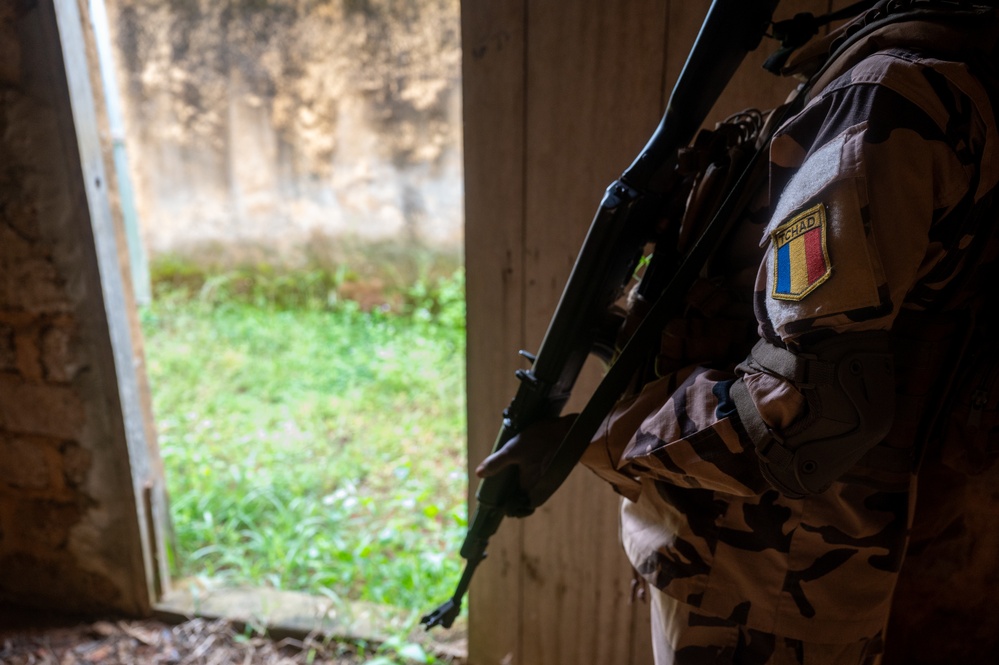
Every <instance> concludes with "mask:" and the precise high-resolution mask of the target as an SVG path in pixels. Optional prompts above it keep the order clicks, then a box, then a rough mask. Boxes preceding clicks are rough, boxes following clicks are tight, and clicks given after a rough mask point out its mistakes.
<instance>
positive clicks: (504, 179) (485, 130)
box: [441, 0, 525, 663]
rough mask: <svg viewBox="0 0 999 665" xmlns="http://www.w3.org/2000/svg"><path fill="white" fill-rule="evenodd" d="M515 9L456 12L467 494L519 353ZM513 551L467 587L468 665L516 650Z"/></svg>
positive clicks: (488, 5)
mask: <svg viewBox="0 0 999 665" xmlns="http://www.w3.org/2000/svg"><path fill="white" fill-rule="evenodd" d="M524 5H525V3H524V2H508V1H503V0H476V1H475V2H463V3H462V42H463V49H464V54H463V66H462V68H463V71H462V79H463V97H464V109H465V111H464V116H465V117H464V124H465V128H464V150H465V201H466V230H465V237H466V247H465V261H466V264H467V265H468V267H469V269H468V271H467V289H468V360H467V371H468V461H469V478H470V479H471V480H470V481H469V487H470V491H474V489H475V487H477V482H476V481H475V479H474V476H473V473H472V469H473V468H474V466H475V465H476V464H478V462H479V461H480V460H481V459H482V458H483V457H485V456H486V455H487V454H488V453H489V451H490V449H491V448H492V445H493V442H494V439H495V437H496V432H497V430H498V428H499V421H500V413H501V411H502V409H503V408H504V407H505V406H506V405H507V403H509V400H510V398H511V397H512V395H513V393H514V390H515V388H516V381H515V380H514V374H513V372H514V369H515V368H516V367H518V366H519V365H518V363H517V360H518V358H517V355H516V353H517V349H519V348H521V347H522V346H523V344H524V341H523V321H524V317H523V301H524V293H523V272H524V271H523V265H522V264H523V252H524V237H523V236H524V230H523V229H524V214H523V210H524V203H523V199H524V194H523V182H524V176H523V173H524V166H523V163H524V126H523V118H524V27H525V26H524ZM470 501H471V503H470V505H471V506H474V499H473V498H472V497H470ZM520 542H521V539H520V524H519V523H517V522H514V521H510V520H508V521H507V522H506V523H504V524H503V525H502V526H501V528H500V531H499V533H498V534H497V535H496V537H495V538H494V539H493V541H492V543H491V544H490V548H489V559H488V560H487V561H486V562H485V563H483V564H482V565H481V566H480V569H479V572H478V573H477V575H476V577H475V579H474V581H473V584H472V588H471V589H470V592H469V598H468V607H469V613H470V614H469V616H470V617H471V621H470V624H469V657H470V662H472V663H499V662H503V661H504V658H506V656H507V654H513V653H515V652H516V650H517V644H518V643H519V638H520V617H521V616H522V610H521V606H520V585H521V582H520V579H521V578H520V574H519V569H520V566H519V560H520V549H521V544H520ZM455 581H457V580H455ZM441 600H443V599H441Z"/></svg>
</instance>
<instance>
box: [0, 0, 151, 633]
mask: <svg viewBox="0 0 999 665" xmlns="http://www.w3.org/2000/svg"><path fill="white" fill-rule="evenodd" d="M83 35H84V23H83V22H82V19H81V17H80V14H79V7H78V5H77V4H76V2H75V0H72V1H60V2H55V3H53V2H44V1H43V2H37V3H10V2H8V3H3V4H2V5H0V155H2V156H3V157H2V160H0V604H8V605H21V606H31V607H41V608H49V609H57V610H60V611H70V612H88V613H103V612H124V613H128V614H143V613H145V612H148V611H149V608H150V602H151V596H152V589H151V584H152V582H151V581H150V580H152V579H153V578H154V575H153V573H152V567H153V562H152V558H153V557H152V555H151V554H150V550H149V548H148V547H146V548H144V547H143V543H144V542H145V543H147V545H148V535H149V534H148V533H146V532H145V529H142V528H140V526H139V525H140V523H142V521H143V519H144V517H145V506H144V505H142V502H141V501H139V502H137V501H136V496H139V495H140V494H141V492H143V491H147V492H149V491H152V490H153V489H155V485H156V483H155V482H154V478H153V475H152V474H151V473H150V474H149V475H147V478H146V480H145V481H144V480H143V479H142V478H141V475H140V476H138V477H137V479H134V478H133V474H132V471H133V466H132V465H133V464H140V465H141V464H142V463H143V460H144V459H146V457H143V456H139V457H138V458H136V457H135V456H134V455H133V456H132V461H130V455H129V450H128V448H129V445H132V446H134V447H137V449H144V446H145V440H144V437H145V431H144V430H145V423H144V422H143V419H142V417H141V410H139V411H137V410H136V397H135V385H136V383H135V382H136V378H135V376H136V375H135V363H136V360H137V359H136V356H134V355H133V352H132V348H133V347H132V345H131V336H130V335H131V331H130V330H129V328H128V323H127V317H126V314H125V312H126V311H127V310H128V308H129V307H131V304H130V303H129V302H128V300H127V297H126V293H125V291H124V289H123V286H122V280H121V271H120V265H119V264H118V255H117V250H116V248H115V238H114V230H113V227H112V225H111V216H110V204H109V199H108V194H107V190H108V187H109V182H108V180H107V178H106V177H105V176H104V172H103V154H102V151H101V145H100V142H99V134H98V124H97V117H98V116H97V112H96V110H95V107H94V106H93V102H94V100H93V95H92V94H91V89H90V81H89V74H88V70H87V68H86V67H87V65H86V63H87V47H86V42H85V39H84V37H83ZM63 48H66V49H67V53H68V55H67V57H66V59H64V58H63ZM68 68H69V69H72V68H76V69H75V71H71V72H69V73H68V72H67V69H68ZM88 100H89V101H88ZM88 104H89V106H88ZM113 337H114V338H115V339H114V341H112V338H113ZM130 381H131V385H129V382H130ZM128 391H131V392H130V394H129V393H128ZM146 471H147V472H148V471H149V470H148V469H147V470H146ZM144 482H148V489H146V488H143V487H141V485H142V484H143V483H144ZM151 503H153V502H150V504H151Z"/></svg>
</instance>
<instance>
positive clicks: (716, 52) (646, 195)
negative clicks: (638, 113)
mask: <svg viewBox="0 0 999 665" xmlns="http://www.w3.org/2000/svg"><path fill="white" fill-rule="evenodd" d="M777 2H778V0H714V1H713V2H712V5H711V7H710V9H709V10H708V13H707V16H706V17H705V20H704V23H703V25H702V26H701V31H700V33H699V34H698V36H697V40H696V42H695V43H694V48H693V49H692V51H691V53H690V55H689V57H688V58H687V62H686V64H685V65H684V68H683V71H682V72H681V74H680V77H679V79H678V80H677V82H676V85H675V86H674V88H673V92H672V94H671V96H670V99H669V102H668V104H667V108H666V111H665V113H664V114H663V117H662V120H661V122H660V123H659V126H658V128H657V129H656V131H655V133H654V134H653V135H652V137H651V139H650V140H649V141H648V143H647V144H646V145H645V147H644V148H643V149H642V151H641V152H640V153H639V156H638V157H637V158H636V159H635V161H634V162H633V163H632V164H631V166H629V168H628V169H627V170H626V171H625V172H624V174H623V175H622V176H621V178H620V179H618V180H617V181H615V182H613V183H612V184H611V185H610V186H609V187H608V188H607V190H606V192H605V194H604V196H603V199H602V200H601V202H600V205H599V207H598V209H597V212H596V214H595V216H594V218H593V221H592V223H591V224H590V229H589V231H588V233H587V235H586V239H585V240H584V242H583V246H582V248H581V249H580V252H579V255H578V256H577V258H576V262H575V264H574V266H573V269H572V272H571V274H570V276H569V280H568V282H567V284H566V287H565V289H564V291H563V293H562V297H561V298H560V300H559V303H558V305H557V307H556V309H555V313H554V314H553V316H552V319H551V321H550V323H549V325H548V330H547V332H546V333H545V336H544V339H543V340H542V343H541V347H540V348H539V350H538V353H537V356H536V357H534V356H530V355H529V354H525V353H523V352H522V354H523V355H525V356H527V357H528V358H530V359H531V360H532V366H531V368H530V369H529V370H519V371H518V372H517V377H518V378H519V379H520V386H519V388H518V390H517V393H516V395H515V396H514V398H513V400H512V401H511V403H510V406H509V407H507V409H506V410H505V411H504V412H503V422H502V425H501V427H500V431H499V434H498V436H497V438H496V441H495V443H494V445H493V450H494V451H496V450H499V449H500V448H502V447H503V446H504V445H505V444H506V443H507V442H508V441H509V440H510V439H511V438H513V437H514V436H515V435H517V434H518V433H520V432H521V431H523V430H524V429H526V428H527V427H528V426H530V425H531V424H533V423H536V422H539V421H541V420H544V419H548V418H553V417H556V416H558V415H559V414H560V413H561V411H562V408H563V407H564V406H565V403H566V401H567V400H568V398H569V395H570V394H571V392H572V389H573V386H574V385H575V382H576V379H577V378H578V376H579V373H580V371H581V369H582V367H583V363H584V362H585V361H586V358H587V357H588V356H589V355H590V354H591V353H594V352H599V351H600V349H602V348H603V347H605V345H606V340H605V339H603V337H604V333H605V331H606V330H608V328H610V327H612V326H611V325H609V323H613V321H611V322H609V321H608V319H609V318H612V317H613V316H614V315H613V313H612V311H611V310H612V306H613V304H614V303H615V301H617V299H618V298H619V297H620V295H621V293H622V291H623V289H624V288H625V286H626V285H627V284H628V282H629V280H630V278H631V276H632V274H633V272H634V270H635V267H636V266H637V263H638V261H639V259H640V258H641V254H642V250H643V249H644V247H645V245H646V243H647V242H649V241H650V240H651V239H652V236H653V233H654V230H655V227H656V225H657V224H658V222H659V220H660V217H661V216H662V213H663V206H664V203H665V201H666V199H667V197H668V195H669V192H670V188H671V187H672V184H673V180H674V176H673V173H674V170H675V167H676V163H677V154H678V151H679V150H680V149H681V148H683V147H685V146H686V145H687V144H688V143H689V142H690V141H691V139H692V138H693V136H694V134H695V132H696V131H697V130H698V128H699V127H700V126H701V123H703V121H704V118H705V117H706V116H707V114H708V112H709V111H710V110H711V107H712V106H713V105H714V103H715V101H716V100H717V98H718V96H719V95H720V94H721V91H722V90H723V89H724V88H725V86H726V85H727V84H728V81H729V80H730V79H731V77H732V75H733V74H734V73H735V70H736V69H737V67H738V66H739V64H740V63H741V62H742V60H743V58H744V57H745V55H746V54H747V53H748V52H749V51H751V50H753V49H755V48H756V46H757V45H758V44H759V42H760V39H761V38H762V36H763V34H764V31H765V29H766V26H767V25H768V24H769V21H770V18H771V16H772V14H773V11H774V9H775V8H776V6H777ZM612 369H613V368H612ZM580 420H583V421H584V422H580ZM598 425H599V422H594V418H592V417H590V418H586V419H577V421H576V422H575V423H574V424H573V427H572V428H571V430H570V432H569V434H568V435H567V437H566V439H564V440H563V441H561V442H553V446H554V448H555V452H554V455H553V459H552V461H551V462H550V463H549V465H548V467H547V468H546V470H545V475H544V476H543V478H542V481H541V482H540V483H539V487H538V488H536V489H535V490H534V491H532V492H531V493H530V494H527V493H525V492H524V491H523V490H521V488H520V485H519V482H518V477H517V470H516V468H515V467H511V468H507V469H505V470H504V471H503V472H501V473H499V474H498V475H496V476H493V477H489V478H485V479H483V480H482V482H481V483H480V485H479V488H478V491H477V492H476V500H477V504H478V505H477V508H476V510H475V513H474V516H473V518H472V520H471V522H470V525H469V528H468V533H467V534H466V537H465V541H464V543H463V544H462V547H461V556H462V557H463V558H464V559H465V560H466V565H465V570H464V572H463V574H462V577H461V579H460V581H459V583H458V585H457V587H456V589H455V593H454V595H453V596H452V597H451V599H450V600H448V601H447V602H446V603H444V604H443V605H441V606H440V607H439V608H437V609H436V610H434V611H433V612H431V613H430V614H428V615H426V616H424V617H423V619H422V620H421V622H422V623H423V624H424V626H426V628H427V629H428V630H429V629H430V628H432V627H433V626H436V625H442V626H444V627H445V628H449V627H450V626H451V625H452V623H453V622H454V620H455V618H457V616H458V614H459V612H460V610H461V602H462V599H463V597H464V595H465V593H466V591H467V590H468V586H469V584H470V582H471V579H472V575H473V573H474V571H475V569H476V567H477V566H478V565H479V563H481V561H482V560H483V559H484V558H485V553H486V552H485V551H486V546H487V545H488V542H489V539H490V538H491V537H492V535H493V534H494V533H495V532H496V530H497V529H498V528H499V525H500V523H501V522H502V520H503V518H504V517H524V516H527V515H530V514H531V513H532V512H533V510H534V509H535V508H537V507H538V506H540V505H541V504H542V503H544V501H546V500H547V499H548V498H549V497H550V496H551V495H552V494H553V493H554V492H555V491H556V490H557V489H558V487H559V486H561V484H562V483H563V482H564V480H565V478H566V477H567V476H568V475H569V472H570V471H571V469H572V467H574V466H575V464H576V463H577V462H578V461H579V458H580V457H581V456H582V453H583V451H584V450H585V443H588V441H589V436H592V434H593V432H594V431H595V430H596V428H597V426H598ZM581 442H582V443H581Z"/></svg>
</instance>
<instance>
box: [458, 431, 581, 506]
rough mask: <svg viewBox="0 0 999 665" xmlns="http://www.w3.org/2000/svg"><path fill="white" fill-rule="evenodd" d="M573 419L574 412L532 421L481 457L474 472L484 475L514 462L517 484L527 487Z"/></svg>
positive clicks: (482, 476) (549, 456)
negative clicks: (493, 450)
mask: <svg viewBox="0 0 999 665" xmlns="http://www.w3.org/2000/svg"><path fill="white" fill-rule="evenodd" d="M575 420H576V414H570V415H565V416H561V417H559V418H553V419H551V420H542V421H540V422H537V423H534V424H533V425H531V426H530V427H528V428H527V429H525V430H524V431H523V432H521V433H520V434H518V435H516V436H515V437H513V438H512V439H510V440H509V441H507V442H506V444H505V445H504V446H503V447H502V448H500V449H499V450H497V451H496V452H494V453H492V454H491V455H489V457H487V458H485V459H484V460H482V462H481V463H480V464H479V466H478V467H476V469H475V475H476V476H478V477H479V478H487V477H489V476H495V475H496V474H497V473H499V472H500V471H502V470H503V469H506V468H507V467H510V466H516V467H518V474H519V478H520V488H521V489H522V490H524V491H525V492H528V491H530V490H531V488H533V487H534V486H535V485H536V484H537V482H538V480H539V479H540V478H541V473H542V472H543V471H544V470H545V467H546V466H547V465H548V462H549V461H550V460H551V458H552V456H553V455H554V454H555V451H556V449H557V447H558V444H559V443H560V442H561V441H562V439H563V438H565V435H566V433H567V432H568V431H569V428H570V427H572V423H573V422H574V421H575Z"/></svg>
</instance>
